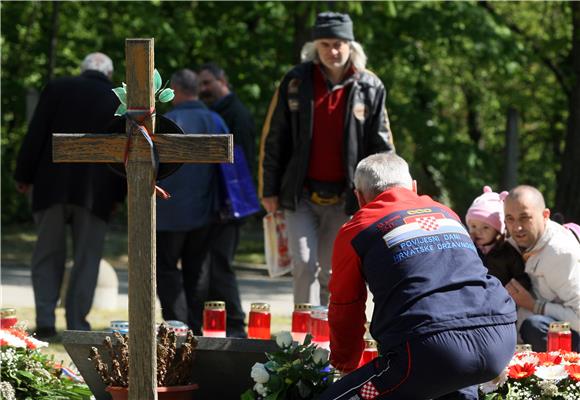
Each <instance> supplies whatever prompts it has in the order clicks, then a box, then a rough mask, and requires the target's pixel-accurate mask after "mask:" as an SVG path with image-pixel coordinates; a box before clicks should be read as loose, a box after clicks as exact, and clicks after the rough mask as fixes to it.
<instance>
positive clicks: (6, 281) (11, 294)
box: [0, 265, 372, 319]
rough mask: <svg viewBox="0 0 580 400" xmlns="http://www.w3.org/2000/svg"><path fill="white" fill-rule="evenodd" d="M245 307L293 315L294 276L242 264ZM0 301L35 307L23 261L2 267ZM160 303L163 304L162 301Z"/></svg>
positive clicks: (122, 279)
mask: <svg viewBox="0 0 580 400" xmlns="http://www.w3.org/2000/svg"><path fill="white" fill-rule="evenodd" d="M115 272H116V273H117V277H118V279H119V289H118V298H117V307H118V308H120V309H126V308H127V306H128V296H127V293H128V282H127V275H128V274H127V271H126V270H118V269H117V270H115ZM236 274H237V276H238V283H239V287H240V294H241V296H242V307H243V309H244V311H246V313H248V312H249V310H250V304H251V303H255V302H265V303H269V304H270V307H271V313H272V315H273V316H290V315H291V314H292V310H293V300H292V278H291V277H289V276H284V277H280V278H270V277H269V276H268V275H267V272H266V270H265V269H264V268H262V267H260V266H238V267H237V268H236ZM1 278H2V280H1V282H2V285H1V288H0V290H1V291H0V301H1V304H2V307H16V308H18V307H34V296H33V292H32V286H31V281H30V269H29V268H28V267H27V266H23V265H3V266H2V269H1ZM158 306H159V305H158ZM371 315H372V301H371V300H370V296H369V301H367V318H369V319H370V317H371Z"/></svg>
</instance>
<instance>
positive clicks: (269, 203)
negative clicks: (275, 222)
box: [262, 196, 279, 213]
mask: <svg viewBox="0 0 580 400" xmlns="http://www.w3.org/2000/svg"><path fill="white" fill-rule="evenodd" d="M262 205H263V206H264V209H265V210H266V212H268V213H274V212H276V210H278V207H279V204H278V196H272V197H264V198H263V199H262Z"/></svg>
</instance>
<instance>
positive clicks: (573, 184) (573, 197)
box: [555, 2, 580, 222]
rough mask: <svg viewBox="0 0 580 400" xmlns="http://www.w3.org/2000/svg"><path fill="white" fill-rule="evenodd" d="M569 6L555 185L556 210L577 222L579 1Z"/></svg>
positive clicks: (579, 202) (579, 199)
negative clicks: (564, 117)
mask: <svg viewBox="0 0 580 400" xmlns="http://www.w3.org/2000/svg"><path fill="white" fill-rule="evenodd" d="M568 4H569V6H570V7H571V8H572V50H571V53H570V60H571V61H572V71H573V83H572V87H571V90H570V93H569V96H568V111H569V115H568V124H567V129H566V142H565V147H564V156H563V159H562V166H561V169H560V172H559V174H558V181H557V188H556V207H555V208H556V210H558V211H560V212H562V213H563V214H564V215H565V217H566V219H567V220H572V221H575V222H580V172H579V171H580V168H579V167H578V161H579V160H580V3H578V2H571V3H568Z"/></svg>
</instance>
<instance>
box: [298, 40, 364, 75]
mask: <svg viewBox="0 0 580 400" xmlns="http://www.w3.org/2000/svg"><path fill="white" fill-rule="evenodd" d="M348 44H349V46H350V61H351V63H352V65H353V66H354V68H355V69H356V70H357V71H362V70H364V69H365V68H366V65H367V55H366V54H365V51H364V50H363V47H362V46H361V44H360V43H358V42H355V41H354V40H352V41H350V42H348ZM300 59H301V60H302V62H306V61H316V62H320V57H318V52H317V51H316V45H315V44H314V41H312V42H306V43H304V46H302V50H300Z"/></svg>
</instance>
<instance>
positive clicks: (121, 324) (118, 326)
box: [109, 320, 129, 335]
mask: <svg viewBox="0 0 580 400" xmlns="http://www.w3.org/2000/svg"><path fill="white" fill-rule="evenodd" d="M109 328H110V329H111V332H119V333H120V334H122V335H126V334H127V333H129V321H122V320H116V321H111V323H110V324H109Z"/></svg>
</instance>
